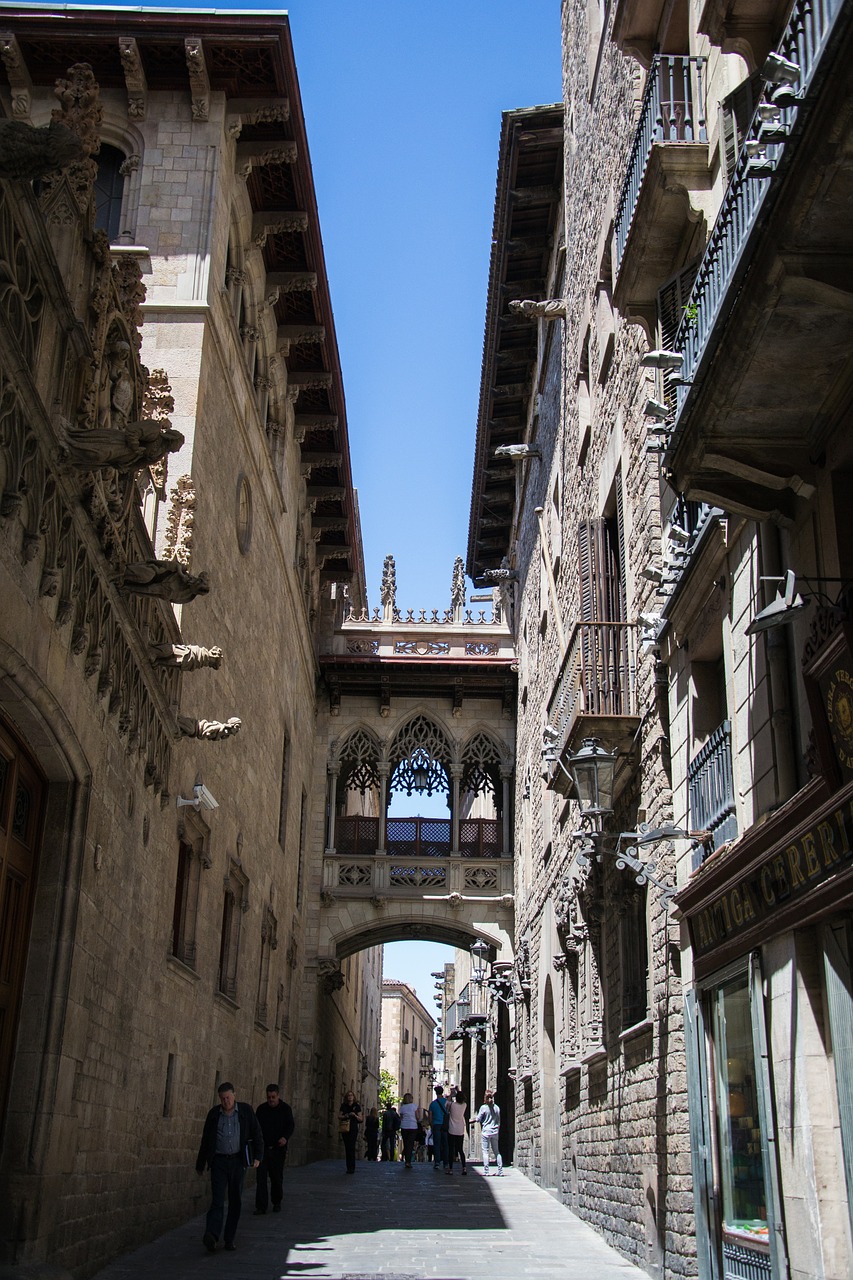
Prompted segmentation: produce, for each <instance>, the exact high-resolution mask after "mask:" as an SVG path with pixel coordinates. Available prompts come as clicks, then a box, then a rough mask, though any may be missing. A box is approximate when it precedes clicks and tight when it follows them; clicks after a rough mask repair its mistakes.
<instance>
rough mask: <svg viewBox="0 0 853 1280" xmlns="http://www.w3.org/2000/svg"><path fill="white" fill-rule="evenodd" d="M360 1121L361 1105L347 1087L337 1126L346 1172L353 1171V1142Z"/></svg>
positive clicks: (356, 1137)
mask: <svg viewBox="0 0 853 1280" xmlns="http://www.w3.org/2000/svg"><path fill="white" fill-rule="evenodd" d="M360 1123H361V1107H360V1106H359V1104H358V1103H357V1102H356V1100H355V1094H354V1093H353V1091H352V1089H349V1090H348V1091H347V1092H346V1093H345V1094H344V1100H343V1102H342V1103H341V1109H340V1112H339V1113H338V1128H339V1129H340V1133H341V1137H342V1138H343V1140H344V1154H345V1155H346V1158H347V1173H355V1144H356V1143H357V1142H358V1126H359V1124H360Z"/></svg>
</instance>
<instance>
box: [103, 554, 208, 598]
mask: <svg viewBox="0 0 853 1280" xmlns="http://www.w3.org/2000/svg"><path fill="white" fill-rule="evenodd" d="M122 585H123V587H124V588H125V590H126V591H132V592H133V593H134V594H135V595H140V596H157V597H158V598H159V599H161V600H171V601H172V603H173V604H188V603H189V602H190V601H191V600H195V598H196V596H198V595H206V594H207V592H208V591H209V590H210V583H209V582H208V579H207V574H206V573H200V574H198V575H197V576H196V575H194V574H192V573H188V572H187V570H186V569H185V568H184V567H183V565H181V564H178V562H177V560H148V561H146V562H145V563H143V564H129V565H127V567H126V568H125V571H124V581H123V583H122Z"/></svg>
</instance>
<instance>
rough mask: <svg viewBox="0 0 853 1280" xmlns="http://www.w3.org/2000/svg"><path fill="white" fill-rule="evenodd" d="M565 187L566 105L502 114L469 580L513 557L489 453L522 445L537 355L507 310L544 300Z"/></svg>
mask: <svg viewBox="0 0 853 1280" xmlns="http://www.w3.org/2000/svg"><path fill="white" fill-rule="evenodd" d="M562 186H563V107H562V104H560V103H556V104H553V105H550V106H543V107H529V108H524V109H522V110H517V111H506V112H504V114H503V118H502V125H501V142H500V151H499V157H498V177H497V192H496V196H495V215H494V224H493V231H492V252H491V263H490V267H489V287H488V293H487V300H486V327H485V336H484V340H483V364H482V374H481V379H480V404H479V412H478V418H477V438H476V444H475V448H474V477H473V484H472V491H471V514H470V520H469V525H468V560H467V571H468V574H469V576H470V577H471V578H473V579H477V578H479V577H481V576H482V574H483V573H484V572H485V571H486V570H487V569H496V568H499V567H500V563H501V560H502V559H503V557H504V556H505V555H506V554H507V553H508V550H509V543H510V535H511V529H512V515H513V507H514V504H515V468H514V466H513V465H512V464H510V463H505V462H502V461H501V460H500V459H497V460H496V459H495V457H494V452H495V449H496V448H497V447H498V446H499V445H501V444H518V443H521V442H522V441H523V439H524V433H525V430H526V428H527V418H528V410H529V404H530V397H531V395H532V394H533V389H534V388H533V377H534V371H535V366H536V360H537V354H538V350H537V340H538V337H537V329H538V326H537V324H536V323H535V322H531V321H530V320H527V319H525V318H523V317H517V316H515V315H513V314H512V313H511V312H510V310H509V303H510V302H511V301H513V300H518V299H523V298H534V299H537V300H539V299H543V298H544V297H545V296H546V293H545V290H546V287H547V283H548V269H549V263H550V261H551V255H552V249H553V239H554V234H555V229H556V224H557V217H558V213H559V209H560V206H561V201H562V194H563V192H562Z"/></svg>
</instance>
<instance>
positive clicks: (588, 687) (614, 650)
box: [548, 622, 637, 749]
mask: <svg viewBox="0 0 853 1280" xmlns="http://www.w3.org/2000/svg"><path fill="white" fill-rule="evenodd" d="M636 714H637V628H636V624H635V623H632V622H579V623H577V624H576V626H575V629H574V631H573V632H572V637H571V640H570V642H569V647H568V651H567V652H566V656H565V658H564V660H563V665H562V667H561V668H560V674H559V676H558V677H557V683H556V685H555V686H554V692H553V694H552V695H551V701H550V703H549V704H548V723H549V724H550V725H551V726H552V727H553V728H554V729H555V730H557V732H558V734H559V737H558V738H557V745H558V747H559V748H560V749H562V747H563V746H564V745H565V742H566V739H567V737H568V735H569V734H570V732H571V730H572V728H573V726H574V724H575V721H576V720H577V718H578V716H581V715H590V716H635V715H636Z"/></svg>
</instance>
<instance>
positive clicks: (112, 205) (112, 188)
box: [95, 143, 125, 244]
mask: <svg viewBox="0 0 853 1280" xmlns="http://www.w3.org/2000/svg"><path fill="white" fill-rule="evenodd" d="M124 164H125V156H124V155H123V154H122V152H121V151H119V149H118V147H111V146H109V145H108V144H107V143H102V144H101V149H100V151H99V152H98V176H97V177H96V178H95V226H96V227H97V228H98V230H100V231H106V233H107V235H108V237H109V240H110V244H115V242H116V241H117V240H118V238H119V232H120V231H121V201H122V196H123V195H124V174H123V172H122V170H123V168H124Z"/></svg>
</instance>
